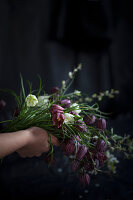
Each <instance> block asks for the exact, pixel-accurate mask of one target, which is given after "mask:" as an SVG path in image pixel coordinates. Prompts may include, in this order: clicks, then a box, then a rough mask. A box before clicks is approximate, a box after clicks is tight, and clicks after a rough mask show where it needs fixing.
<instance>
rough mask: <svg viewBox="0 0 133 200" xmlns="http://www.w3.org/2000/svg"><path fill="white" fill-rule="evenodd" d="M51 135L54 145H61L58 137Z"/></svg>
mask: <svg viewBox="0 0 133 200" xmlns="http://www.w3.org/2000/svg"><path fill="white" fill-rule="evenodd" d="M50 137H51V143H52V144H53V145H55V146H59V145H60V143H59V141H58V139H57V138H56V137H55V136H54V135H52V134H50Z"/></svg>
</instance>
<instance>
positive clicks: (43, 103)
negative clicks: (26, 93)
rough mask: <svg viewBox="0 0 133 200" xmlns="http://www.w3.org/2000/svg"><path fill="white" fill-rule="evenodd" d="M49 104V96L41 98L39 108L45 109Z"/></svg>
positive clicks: (39, 98)
mask: <svg viewBox="0 0 133 200" xmlns="http://www.w3.org/2000/svg"><path fill="white" fill-rule="evenodd" d="M48 102H49V96H48V95H44V96H39V97H38V104H37V106H39V107H41V106H43V107H44V108H46V107H47V105H48Z"/></svg>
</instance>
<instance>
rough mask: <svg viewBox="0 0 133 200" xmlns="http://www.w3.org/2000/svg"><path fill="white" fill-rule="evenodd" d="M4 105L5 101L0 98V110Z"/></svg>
mask: <svg viewBox="0 0 133 200" xmlns="http://www.w3.org/2000/svg"><path fill="white" fill-rule="evenodd" d="M5 106H6V102H5V101H4V100H0V110H1V109H3V108H4V107H5Z"/></svg>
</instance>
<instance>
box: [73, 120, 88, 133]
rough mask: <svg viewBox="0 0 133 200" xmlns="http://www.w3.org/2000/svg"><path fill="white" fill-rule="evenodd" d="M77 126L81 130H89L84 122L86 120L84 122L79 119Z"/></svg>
mask: <svg viewBox="0 0 133 200" xmlns="http://www.w3.org/2000/svg"><path fill="white" fill-rule="evenodd" d="M75 126H76V128H77V129H78V130H79V131H81V132H86V131H87V127H86V125H85V124H84V122H82V121H81V120H78V121H77V122H76V125H75Z"/></svg>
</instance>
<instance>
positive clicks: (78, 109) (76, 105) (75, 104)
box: [71, 103, 81, 114]
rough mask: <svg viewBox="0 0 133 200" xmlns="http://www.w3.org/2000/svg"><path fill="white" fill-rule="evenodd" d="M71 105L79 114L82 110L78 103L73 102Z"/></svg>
mask: <svg viewBox="0 0 133 200" xmlns="http://www.w3.org/2000/svg"><path fill="white" fill-rule="evenodd" d="M71 107H73V110H74V111H75V112H76V113H77V114H79V113H80V112H81V110H80V108H79V105H78V104H77V103H73V104H71Z"/></svg>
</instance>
